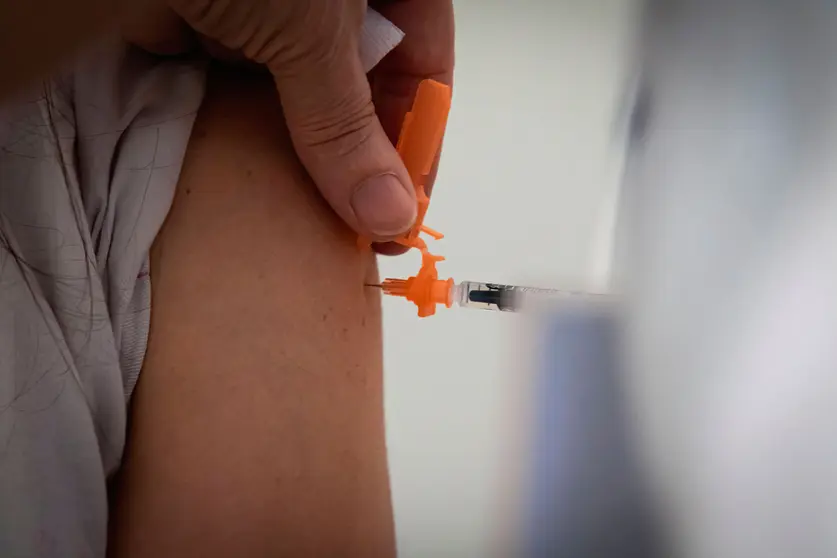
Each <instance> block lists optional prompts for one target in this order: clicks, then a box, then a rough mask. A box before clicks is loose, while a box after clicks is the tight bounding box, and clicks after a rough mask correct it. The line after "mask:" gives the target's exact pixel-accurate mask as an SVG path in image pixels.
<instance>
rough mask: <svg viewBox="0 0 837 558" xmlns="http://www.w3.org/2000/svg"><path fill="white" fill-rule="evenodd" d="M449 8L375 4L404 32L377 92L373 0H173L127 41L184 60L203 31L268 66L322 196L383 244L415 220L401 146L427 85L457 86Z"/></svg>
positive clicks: (428, 3) (440, 3)
mask: <svg viewBox="0 0 837 558" xmlns="http://www.w3.org/2000/svg"><path fill="white" fill-rule="evenodd" d="M451 4H452V0H401V1H398V0H390V1H379V2H373V7H375V8H376V9H377V10H378V11H380V12H381V13H382V14H383V15H384V16H385V17H387V18H388V19H390V20H391V21H393V23H395V24H396V25H398V26H399V27H401V28H402V30H404V31H405V33H406V36H405V39H404V41H403V43H402V45H400V46H399V47H397V48H396V49H395V51H393V52H392V53H391V54H390V55H389V56H387V57H386V58H385V59H384V60H383V61H382V62H381V63H380V65H379V66H378V67H377V68H376V69H375V71H374V72H373V73H372V74H371V81H372V89H370V81H369V80H368V79H367V76H365V75H364V73H363V69H362V67H361V64H360V59H359V55H358V47H357V44H358V36H359V33H360V29H361V25H362V21H363V17H364V14H365V11H366V2H365V1H364V0H168V1H167V3H165V4H159V5H157V6H156V7H155V8H154V10H152V11H150V12H149V13H148V16H147V18H146V19H143V20H141V21H139V22H138V23H136V24H135V25H133V26H132V27H131V28H130V29H128V31H127V32H126V35H127V38H128V39H129V40H132V41H133V42H135V43H136V44H138V45H140V46H142V47H144V48H146V49H148V50H150V51H152V52H157V53H160V54H175V53H179V52H182V51H185V50H188V49H189V48H190V47H191V46H192V45H193V44H194V39H195V35H194V33H193V32H192V30H194V31H196V32H197V33H198V34H199V35H200V36H201V37H203V38H208V39H210V40H211V41H212V42H215V43H217V44H219V45H221V46H222V47H224V48H226V49H229V50H231V51H236V52H240V53H241V54H243V55H244V56H245V57H246V58H247V59H249V60H252V61H254V62H256V63H259V64H263V65H265V66H266V67H267V68H268V69H269V70H270V72H271V73H272V74H273V76H274V80H275V82H276V86H277V89H278V91H279V96H280V98H281V101H282V106H283V110H284V113H285V119H286V121H287V125H288V129H289V131H290V135H291V138H292V140H293V143H294V146H295V149H296V152H297V155H298V156H299V158H300V160H301V161H302V163H303V164H304V165H305V167H306V169H307V170H308V172H309V174H310V175H311V177H312V178H313V180H314V182H315V183H316V184H317V186H318V187H319V189H320V191H321V192H322V194H323V196H324V197H325V198H326V200H328V202H329V203H330V204H331V206H332V207H333V208H334V210H335V211H336V212H337V213H338V214H339V215H340V216H341V217H342V218H343V219H344V220H345V221H346V223H347V224H348V225H349V226H351V227H352V228H353V229H354V230H355V231H357V232H358V233H360V234H362V235H364V236H367V237H370V238H372V239H374V240H382V241H385V240H388V239H391V238H392V237H394V236H396V235H398V234H399V233H402V232H404V231H405V230H407V229H408V228H409V227H410V226H411V225H412V223H413V221H414V220H415V214H416V201H415V195H414V191H413V187H412V184H411V183H410V179H409V176H408V175H407V172H406V170H405V169H404V166H403V164H402V163H401V160H400V158H399V157H398V154H397V153H396V151H395V149H394V147H393V142H394V140H395V139H396V138H397V135H398V130H399V129H400V126H401V122H402V121H403V118H404V114H406V112H407V111H408V110H409V108H410V106H411V104H412V99H413V96H414V95H415V91H416V87H417V86H418V83H419V81H421V79H423V78H425V77H432V78H434V79H437V80H439V81H443V82H447V83H450V82H451V79H452V71H453V10H452V5H451ZM373 99H374V104H373ZM375 107H377V108H378V112H377V113H376V111H375ZM434 174H435V167H434ZM381 251H382V252H385V253H392V252H393V250H392V248H391V247H390V246H387V245H383V247H382V249H381Z"/></svg>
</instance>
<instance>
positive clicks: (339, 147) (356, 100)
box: [294, 93, 377, 157]
mask: <svg viewBox="0 0 837 558" xmlns="http://www.w3.org/2000/svg"><path fill="white" fill-rule="evenodd" d="M376 122H377V115H376V114H375V107H374V106H373V105H372V102H371V101H370V100H369V99H368V98H364V96H363V95H360V94H355V93H350V94H347V95H344V96H342V97H339V98H338V99H336V100H335V102H333V103H332V104H331V105H326V106H321V110H318V111H316V112H312V113H311V114H310V115H309V116H308V117H305V118H303V119H301V120H300V121H299V122H298V123H297V125H296V126H294V133H295V135H296V136H297V141H299V142H301V143H302V144H303V145H304V146H306V147H310V148H316V149H318V150H320V151H322V150H325V151H326V153H327V154H328V155H330V156H335V157H343V156H345V155H348V154H350V153H352V152H353V151H356V150H357V149H359V148H360V147H362V146H364V145H365V144H366V143H367V142H368V141H369V139H370V138H371V137H372V135H373V134H374V131H375V125H376Z"/></svg>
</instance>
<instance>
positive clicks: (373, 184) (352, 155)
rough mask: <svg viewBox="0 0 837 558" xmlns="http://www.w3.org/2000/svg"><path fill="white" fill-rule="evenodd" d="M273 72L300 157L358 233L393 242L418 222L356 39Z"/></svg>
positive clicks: (412, 193)
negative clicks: (392, 240)
mask: <svg viewBox="0 0 837 558" xmlns="http://www.w3.org/2000/svg"><path fill="white" fill-rule="evenodd" d="M343 42H344V43H348V44H343V45H332V46H330V47H329V48H327V49H323V50H325V52H323V51H321V50H313V49H312V50H311V52H310V53H308V54H303V55H299V56H295V57H292V58H291V60H292V62H289V63H287V64H282V65H280V66H279V67H271V71H272V72H273V75H274V78H275V80H276V85H277V88H278V90H279V95H280V97H281V101H282V107H283V110H284V113H285V119H286V121H287V125H288V129H289V131H290V135H291V139H292V140H293V143H294V147H295V149H296V152H297V155H298V156H299V158H300V160H301V161H302V164H303V165H305V167H306V169H307V170H308V173H309V174H310V175H311V177H312V178H313V180H314V182H315V183H316V184H317V187H318V188H319V189H320V192H321V193H322V195H323V196H324V197H325V198H326V200H328V202H329V203H330V204H331V206H332V207H333V208H334V210H335V211H336V212H337V213H338V214H339V215H340V216H341V217H342V218H343V219H344V220H345V221H346V223H348V225H349V226H350V227H352V228H353V229H354V230H355V231H357V232H358V233H360V234H362V235H364V236H369V237H370V238H372V239H374V240H388V239H391V238H392V237H394V236H396V235H398V234H400V233H403V232H405V231H406V230H408V229H409V228H410V226H412V224H413V222H414V221H415V218H416V210H417V208H416V198H415V191H414V190H413V186H412V183H411V181H410V178H409V175H408V174H407V171H406V169H405V168H404V165H403V163H402V162H401V158H400V157H399V156H398V153H397V152H396V151H395V148H394V147H393V145H392V143H391V142H390V141H389V139H388V138H387V135H386V133H385V132H384V130H383V128H382V127H381V123H380V122H379V121H378V117H377V115H376V113H375V107H374V105H373V104H372V97H371V93H370V89H369V82H368V80H367V78H366V74H365V73H364V71H363V68H362V66H361V62H360V57H359V54H358V48H357V38H356V37H352V38H350V39H347V40H345V41H343Z"/></svg>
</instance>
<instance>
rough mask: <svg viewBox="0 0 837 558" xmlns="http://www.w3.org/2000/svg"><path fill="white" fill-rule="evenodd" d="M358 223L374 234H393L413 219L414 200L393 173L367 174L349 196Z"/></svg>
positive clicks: (408, 224) (414, 212)
mask: <svg viewBox="0 0 837 558" xmlns="http://www.w3.org/2000/svg"><path fill="white" fill-rule="evenodd" d="M352 208H353V209H354V211H355V215H357V218H358V220H359V221H360V224H361V225H362V226H364V227H365V228H366V229H367V230H368V231H369V232H371V233H372V234H375V235H378V236H394V235H397V234H399V233H403V232H404V231H406V230H407V229H409V228H410V227H411V226H412V225H413V222H414V221H415V220H416V210H417V208H416V200H415V198H414V197H413V196H411V195H410V194H409V192H407V190H406V189H405V188H404V186H403V185H402V184H401V181H400V180H398V178H397V177H396V176H395V175H394V174H379V175H378V176H373V177H371V178H367V179H366V180H365V181H363V182H362V183H361V184H360V186H358V187H357V189H356V190H355V193H354V195H353V196H352Z"/></svg>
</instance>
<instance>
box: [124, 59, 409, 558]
mask: <svg viewBox="0 0 837 558" xmlns="http://www.w3.org/2000/svg"><path fill="white" fill-rule="evenodd" d="M356 238H357V237H356V235H355V234H354V233H352V232H351V231H350V229H349V228H348V227H347V226H346V225H345V224H344V223H343V222H342V221H341V220H340V219H339V218H338V217H337V215H336V214H334V212H333V211H332V210H331V209H330V208H329V206H328V205H327V204H326V202H325V201H323V199H322V198H321V197H320V195H319V193H318V192H317V189H316V188H315V186H314V184H313V183H312V182H311V180H310V179H309V178H308V176H307V175H306V173H305V172H304V170H303V168H302V166H301V165H300V163H299V162H298V160H297V158H296V156H295V155H294V151H293V148H292V146H291V143H290V140H289V137H288V134H287V131H286V129H285V126H284V123H283V120H282V115H281V107H280V105H279V103H278V102H277V99H276V92H275V88H274V86H273V83H272V81H271V79H270V77H269V76H260V75H253V74H247V73H241V72H240V71H235V70H228V69H224V70H218V69H215V70H213V71H212V73H211V75H210V81H209V87H208V92H207V97H206V99H205V101H204V104H203V106H202V108H201V110H200V113H199V115H198V118H197V122H196V123H195V127H194V130H193V132H192V138H191V141H190V145H189V149H188V152H187V156H186V160H185V163H184V167H183V170H182V173H181V176H180V182H179V185H178V190H177V194H176V198H175V202H174V205H173V208H172V210H171V213H170V214H169V217H168V220H167V222H166V224H165V226H164V228H163V231H162V232H161V233H160V235H159V236H158V238H157V241H156V242H155V246H154V248H153V252H152V285H153V296H152V300H153V306H152V320H151V334H150V339H149V345H148V352H147V356H146V360H145V363H144V366H143V371H142V374H141V375H140V380H139V383H138V386H137V389H136V392H135V394H134V395H133V398H132V410H131V425H130V429H129V442H128V448H127V451H126V455H125V462H124V467H123V470H122V473H121V478H120V479H119V481H118V485H119V486H118V488H117V492H116V495H115V506H114V513H113V516H112V538H111V549H110V550H111V552H110V554H111V556H113V557H117V558H124V557H130V558H134V557H151V556H153V557H155V558H166V557H170V556H171V557H178V558H179V557H182V556H201V557H214V556H218V557H229V556H247V557H248V558H255V557H262V556H263V557H268V556H269V557H282V556H292V557H305V556H329V557H331V556H341V557H354V556H357V557H364V558H375V557H390V556H394V555H395V539H394V528H393V517H392V508H391V500H390V491H389V481H388V472H387V457H386V447H385V439H384V415H383V386H382V343H381V308H380V293H379V292H378V291H377V290H376V289H368V288H364V283H366V282H376V281H377V269H376V264H375V258H374V256H373V255H372V254H371V253H368V252H367V253H364V252H361V251H359V250H358V248H357V246H356Z"/></svg>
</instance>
